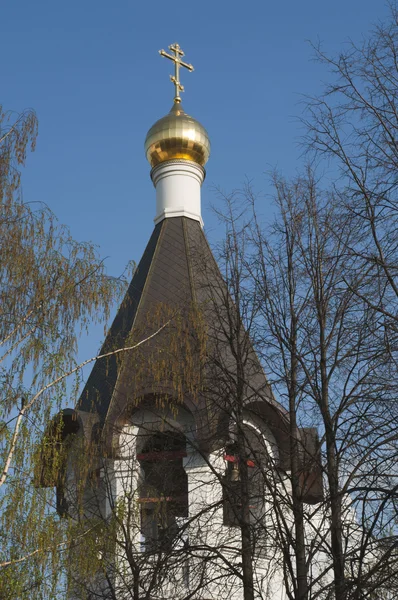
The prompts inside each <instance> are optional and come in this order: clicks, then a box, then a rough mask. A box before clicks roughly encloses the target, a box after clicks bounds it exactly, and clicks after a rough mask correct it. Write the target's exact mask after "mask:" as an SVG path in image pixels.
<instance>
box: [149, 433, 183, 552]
mask: <svg viewBox="0 0 398 600" xmlns="http://www.w3.org/2000/svg"><path fill="white" fill-rule="evenodd" d="M185 456H186V439H185V436H184V435H183V434H182V433H180V432H175V431H173V432H172V431H164V432H157V433H155V434H153V435H151V436H150V437H149V436H148V439H147V440H146V441H145V443H144V445H143V447H142V451H141V452H140V453H139V454H137V459H138V460H139V462H140V465H141V469H142V482H141V485H140V490H139V491H140V493H139V502H140V506H141V533H142V538H143V545H144V549H145V551H150V552H153V551H167V550H169V549H170V548H171V546H172V545H173V543H174V541H175V539H176V537H177V536H178V532H179V529H180V526H179V519H182V518H184V517H187V516H188V479H187V475H186V473H185V470H184V467H183V459H184V457H185Z"/></svg>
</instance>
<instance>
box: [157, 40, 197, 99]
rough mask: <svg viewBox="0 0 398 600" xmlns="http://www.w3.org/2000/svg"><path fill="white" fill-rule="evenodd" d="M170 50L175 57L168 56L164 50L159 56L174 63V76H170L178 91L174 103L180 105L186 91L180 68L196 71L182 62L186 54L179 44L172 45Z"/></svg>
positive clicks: (160, 51)
mask: <svg viewBox="0 0 398 600" xmlns="http://www.w3.org/2000/svg"><path fill="white" fill-rule="evenodd" d="M169 50H171V52H174V55H173V54H168V53H167V52H165V51H164V50H159V54H160V55H161V56H165V57H166V58H169V59H170V60H172V61H173V63H174V75H170V79H171V81H172V82H173V83H174V86H175V90H176V95H175V98H174V102H176V103H179V102H181V97H180V92H183V91H184V86H183V85H182V84H181V82H180V67H185V68H186V69H188V71H193V70H194V69H193V66H192V65H190V64H188V63H186V62H184V61H183V60H181V58H182V57H183V56H184V52H183V51H182V50H181V48H180V46H179V45H178V44H172V45H171V46H169Z"/></svg>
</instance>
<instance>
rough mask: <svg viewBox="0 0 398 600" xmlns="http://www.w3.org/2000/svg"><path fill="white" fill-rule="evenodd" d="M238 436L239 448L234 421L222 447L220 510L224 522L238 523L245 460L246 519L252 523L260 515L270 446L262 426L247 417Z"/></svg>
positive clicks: (233, 524)
mask: <svg viewBox="0 0 398 600" xmlns="http://www.w3.org/2000/svg"><path fill="white" fill-rule="evenodd" d="M240 428H241V429H240V433H241V435H240V439H241V440H243V447H242V448H241V449H239V444H238V442H237V439H238V430H237V425H236V424H234V425H233V427H232V428H231V438H230V441H229V442H228V443H227V445H226V447H225V454H224V460H225V464H226V467H225V475H224V478H223V498H224V501H223V511H224V512H223V514H224V518H223V521H224V525H229V526H230V527H238V526H239V525H240V524H241V522H242V517H243V514H242V505H243V502H242V490H243V486H242V480H241V479H242V478H241V474H242V463H246V467H245V469H246V472H247V478H248V498H247V501H248V504H249V519H250V522H252V523H253V524H255V523H258V522H259V520H261V519H262V517H263V512H264V501H265V479H264V474H265V472H266V469H267V468H269V465H270V458H271V456H272V449H271V447H270V444H269V442H268V441H267V439H266V437H265V436H264V432H263V431H262V429H263V428H260V427H258V426H257V425H255V424H254V423H253V422H251V421H249V420H244V421H243V422H242V424H241V425H240Z"/></svg>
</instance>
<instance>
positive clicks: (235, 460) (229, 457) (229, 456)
mask: <svg viewBox="0 0 398 600" xmlns="http://www.w3.org/2000/svg"><path fill="white" fill-rule="evenodd" d="M224 460H226V461H227V462H232V463H238V462H239V458H238V457H237V456H233V455H232V454H224ZM246 463H247V466H248V467H255V466H256V465H255V463H254V461H253V460H247V461H246Z"/></svg>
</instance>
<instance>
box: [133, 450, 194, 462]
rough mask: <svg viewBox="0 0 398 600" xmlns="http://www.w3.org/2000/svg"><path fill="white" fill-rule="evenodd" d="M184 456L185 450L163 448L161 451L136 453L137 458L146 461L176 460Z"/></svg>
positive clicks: (185, 454)
mask: <svg viewBox="0 0 398 600" xmlns="http://www.w3.org/2000/svg"><path fill="white" fill-rule="evenodd" d="M185 456H187V453H186V452H185V450H169V451H167V450H165V451H163V452H144V453H143V454H137V459H138V460H144V461H147V462H156V461H158V460H159V461H160V460H178V459H179V458H184V457H185Z"/></svg>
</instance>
